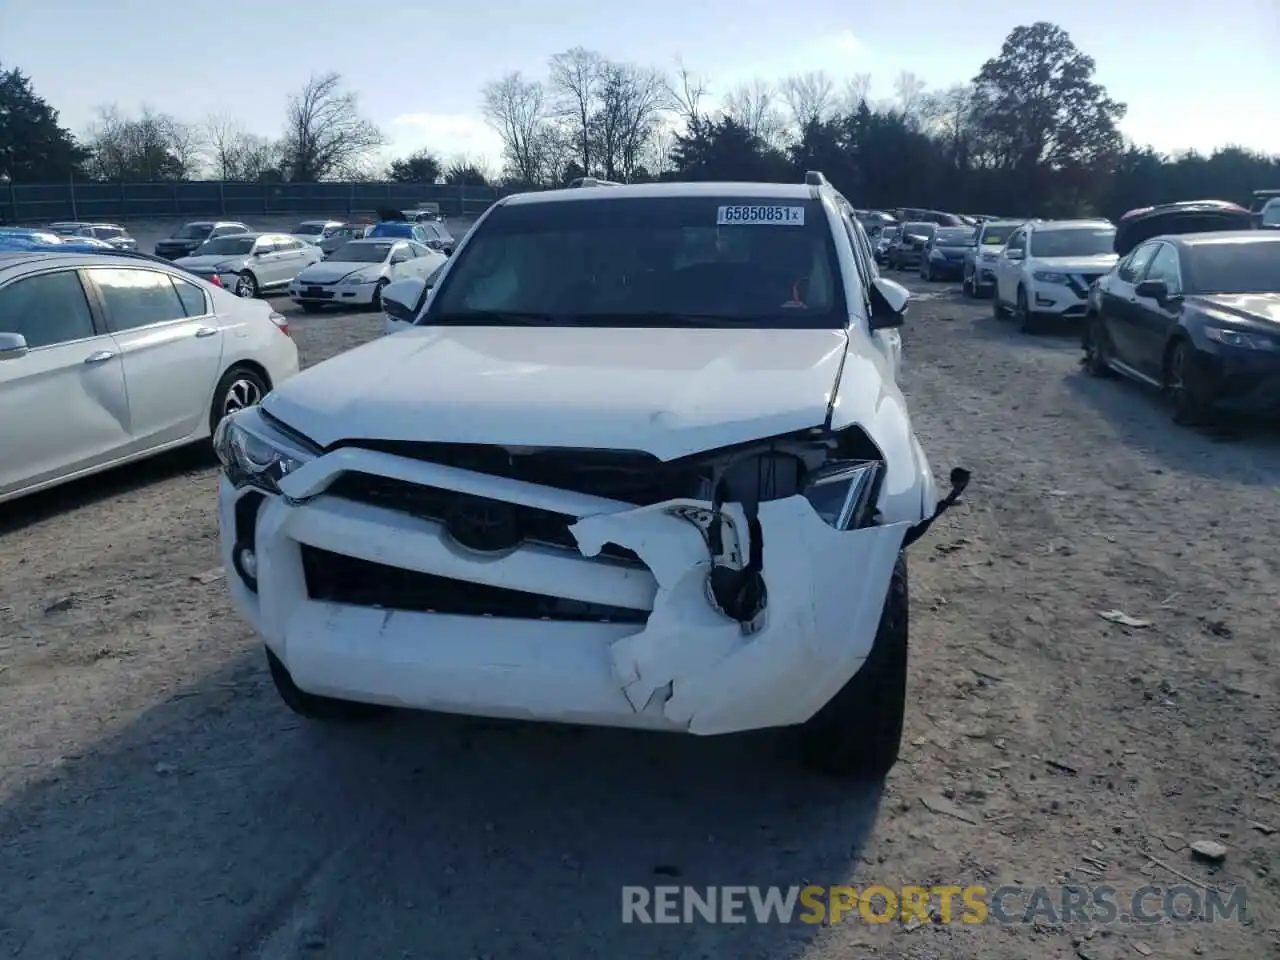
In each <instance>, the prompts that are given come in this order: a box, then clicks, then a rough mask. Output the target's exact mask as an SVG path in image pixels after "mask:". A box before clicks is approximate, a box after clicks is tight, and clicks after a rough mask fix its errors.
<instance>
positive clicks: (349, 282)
mask: <svg viewBox="0 0 1280 960" xmlns="http://www.w3.org/2000/svg"><path fill="white" fill-rule="evenodd" d="M377 280H378V278H377V277H366V276H364V274H360V273H357V274H355V275H354V276H350V277H347V279H345V280H343V281H342V285H343V286H346V287H358V286H360V284H362V283H376V282H377Z"/></svg>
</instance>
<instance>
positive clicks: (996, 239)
mask: <svg viewBox="0 0 1280 960" xmlns="http://www.w3.org/2000/svg"><path fill="white" fill-rule="evenodd" d="M1016 229H1017V227H1015V226H1014V225H1013V224H1008V225H1007V226H1002V227H987V229H986V230H985V231H983V234H982V245H983V246H984V247H1003V246H1004V245H1005V244H1006V243H1008V242H1009V234H1011V233H1013V231H1014V230H1016Z"/></svg>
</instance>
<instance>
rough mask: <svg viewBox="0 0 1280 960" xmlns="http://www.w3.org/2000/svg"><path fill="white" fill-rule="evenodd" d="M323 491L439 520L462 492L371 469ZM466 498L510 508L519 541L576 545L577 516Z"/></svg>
mask: <svg viewBox="0 0 1280 960" xmlns="http://www.w3.org/2000/svg"><path fill="white" fill-rule="evenodd" d="M325 492H326V493H327V494H329V495H330V496H334V497H341V498H342V499H344V500H354V501H356V502H357V503H367V504H370V505H371V506H375V507H382V508H384V509H386V510H396V511H398V512H400V513H407V514H409V515H410V516H414V517H420V518H422V519H424V520H434V521H435V522H436V523H441V524H443V523H446V522H447V518H448V516H449V511H450V507H451V506H453V505H454V504H455V503H457V501H458V500H459V499H460V497H462V496H463V495H462V494H458V493H455V492H454V491H452V490H444V489H441V488H440V487H428V486H423V485H421V484H417V483H409V482H408V481H405V480H398V479H396V478H394V477H380V476H377V475H375V474H371V473H358V472H350V473H344V474H341V475H340V476H339V477H338V478H337V479H336V480H334V482H333V483H332V484H330V485H329V488H328V489H327V490H326V491H325ZM468 499H470V500H471V501H473V502H475V503H485V502H490V503H494V504H501V505H502V506H503V507H505V508H508V509H511V510H513V511H514V513H515V524H516V535H517V539H518V541H522V542H525V543H541V544H545V545H547V546H552V547H561V548H563V549H566V550H577V548H578V544H577V541H576V540H575V539H574V537H573V534H572V533H570V532H569V526H570V524H573V523H576V522H577V519H578V518H577V517H573V516H568V515H566V514H562V513H555V512H553V511H551V510H542V509H539V508H537V507H526V506H523V505H521V504H515V503H506V502H505V501H485V499H484V498H482V497H469V498H468ZM600 556H602V557H608V558H609V559H611V560H621V561H623V562H626V563H634V564H639V563H640V562H641V561H640V558H639V557H638V556H637V555H636V554H635V553H634V552H632V551H631V550H627V549H625V548H623V547H619V546H616V545H614V544H605V545H604V547H603V549H601V551H600Z"/></svg>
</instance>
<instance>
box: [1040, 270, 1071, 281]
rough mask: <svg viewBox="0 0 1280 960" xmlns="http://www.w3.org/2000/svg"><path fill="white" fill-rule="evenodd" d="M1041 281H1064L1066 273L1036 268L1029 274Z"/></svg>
mask: <svg viewBox="0 0 1280 960" xmlns="http://www.w3.org/2000/svg"><path fill="white" fill-rule="evenodd" d="M1031 276H1033V277H1034V278H1035V279H1036V280H1038V281H1040V282H1041V283H1066V282H1067V275H1066V274H1065V273H1051V272H1049V271H1047V270H1037V271H1035V272H1034V273H1032V274H1031Z"/></svg>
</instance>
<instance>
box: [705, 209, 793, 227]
mask: <svg viewBox="0 0 1280 960" xmlns="http://www.w3.org/2000/svg"><path fill="white" fill-rule="evenodd" d="M730 224H735V225H736V224H742V225H749V226H757V225H764V226H776V227H803V226H804V207H778V206H760V207H748V206H734V207H721V208H720V209H719V210H718V211H717V212H716V226H726V225H730Z"/></svg>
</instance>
